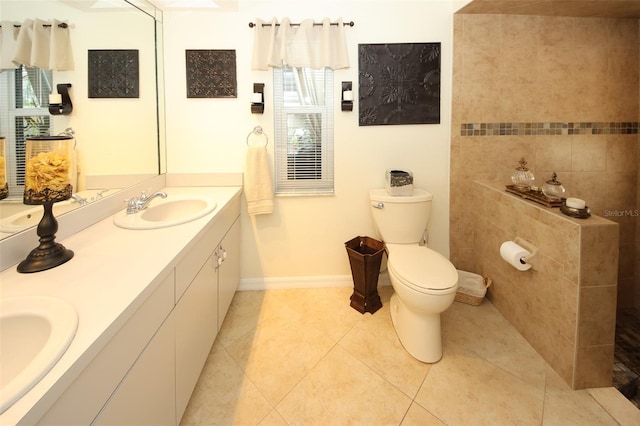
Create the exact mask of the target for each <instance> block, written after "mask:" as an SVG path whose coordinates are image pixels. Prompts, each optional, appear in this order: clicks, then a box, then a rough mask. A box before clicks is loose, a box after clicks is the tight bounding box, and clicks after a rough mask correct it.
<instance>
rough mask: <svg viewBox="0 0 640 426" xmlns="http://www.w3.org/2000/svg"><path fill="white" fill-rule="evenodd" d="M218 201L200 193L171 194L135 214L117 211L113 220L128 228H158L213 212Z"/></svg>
mask: <svg viewBox="0 0 640 426" xmlns="http://www.w3.org/2000/svg"><path fill="white" fill-rule="evenodd" d="M216 207H217V203H216V202H215V200H213V199H212V198H210V197H206V196H200V195H169V196H168V197H167V198H164V199H161V198H157V199H155V200H152V201H151V204H150V205H149V207H147V208H146V209H144V210H142V211H140V212H138V213H133V214H127V212H126V210H123V211H121V212H119V213H117V214H116V215H115V216H114V217H113V222H114V223H115V224H116V225H117V226H119V227H121V228H126V229H157V228H166V227H169V226H176V225H180V224H182V223H187V222H191V221H192V220H196V219H199V218H201V217H202V216H205V215H207V214H209V213H211V212H212V211H213V210H215V208H216Z"/></svg>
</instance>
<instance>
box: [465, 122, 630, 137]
mask: <svg viewBox="0 0 640 426" xmlns="http://www.w3.org/2000/svg"><path fill="white" fill-rule="evenodd" d="M637 134H638V122H637V121H624V122H611V121H605V122H591V121H589V122H567V123H563V122H543V123H526V122H525V123H520V122H518V123H462V124H461V125H460V136H511V135H513V136H519V135H522V136H524V135H637Z"/></svg>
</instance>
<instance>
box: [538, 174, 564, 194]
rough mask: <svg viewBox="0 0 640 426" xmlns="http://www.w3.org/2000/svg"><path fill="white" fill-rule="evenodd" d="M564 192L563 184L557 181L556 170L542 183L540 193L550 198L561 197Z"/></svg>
mask: <svg viewBox="0 0 640 426" xmlns="http://www.w3.org/2000/svg"><path fill="white" fill-rule="evenodd" d="M565 192H566V190H565V189H564V186H562V183H561V182H559V181H558V174H557V173H556V172H553V174H552V175H551V179H549V180H548V181H546V182H545V183H544V185H542V193H543V194H544V195H545V196H546V197H547V198H550V199H552V200H560V199H562V197H563V196H564V193H565Z"/></svg>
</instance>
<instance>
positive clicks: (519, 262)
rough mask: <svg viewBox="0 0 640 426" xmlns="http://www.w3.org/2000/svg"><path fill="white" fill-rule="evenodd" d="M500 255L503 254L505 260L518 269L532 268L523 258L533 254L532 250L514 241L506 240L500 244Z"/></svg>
mask: <svg viewBox="0 0 640 426" xmlns="http://www.w3.org/2000/svg"><path fill="white" fill-rule="evenodd" d="M500 256H502V258H503V259H504V261H505V262H507V263H508V264H509V265H511V266H513V267H514V268H516V269H517V270H518V271H527V270H529V269H530V268H531V265H529V264H528V263H525V262H524V260H523V259H524V258H526V257H528V256H531V252H530V251H529V250H527V249H525V248H524V247H522V246H520V245H518V244H516V243H514V242H513V241H505V242H504V243H502V245H501V246H500Z"/></svg>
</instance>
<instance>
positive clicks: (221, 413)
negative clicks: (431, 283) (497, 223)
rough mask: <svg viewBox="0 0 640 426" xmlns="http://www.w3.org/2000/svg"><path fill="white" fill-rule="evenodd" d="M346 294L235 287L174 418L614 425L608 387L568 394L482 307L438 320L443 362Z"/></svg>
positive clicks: (615, 404)
mask: <svg viewBox="0 0 640 426" xmlns="http://www.w3.org/2000/svg"><path fill="white" fill-rule="evenodd" d="M392 291H393V290H392V289H391V287H381V289H380V295H381V298H382V302H383V307H382V308H381V309H380V310H379V311H377V312H376V313H375V314H373V315H371V314H365V315H362V314H360V313H359V312H357V311H356V310H354V309H352V308H351V307H350V306H349V296H350V294H351V289H347V288H325V289H304V290H302V289H291V290H269V291H243V292H238V293H236V295H235V297H234V299H233V302H232V304H231V307H230V309H229V313H228V314H227V318H226V319H225V322H224V324H223V326H222V328H221V330H220V333H219V334H218V338H217V339H216V342H215V343H214V345H213V348H212V350H211V353H210V355H209V359H208V361H207V364H206V365H205V367H204V369H203V372H202V374H201V376H200V380H199V382H198V384H197V386H196V389H195V391H194V393H193V396H192V398H191V401H190V403H189V406H188V407H187V411H186V412H185V415H184V417H183V419H182V422H181V424H182V425H232V424H237V425H347V424H350V425H360V424H362V425H515V424H518V425H545V426H546V425H562V426H566V425H617V424H622V425H626V424H629V425H631V424H634V425H638V424H640V410H637V409H636V408H635V407H634V406H633V405H632V404H631V403H630V402H629V401H627V400H626V399H625V398H624V397H622V395H621V394H620V393H619V392H617V391H616V390H615V389H614V388H613V387H611V388H601V389H593V390H581V391H572V390H570V389H569V387H568V386H567V385H566V384H565V383H564V382H563V381H562V380H561V379H560V377H559V376H558V375H557V374H556V373H555V372H554V371H553V370H552V369H551V368H549V367H548V365H547V364H546V363H545V362H544V360H543V359H542V358H541V357H540V356H539V355H538V354H537V353H536V352H535V351H534V350H533V349H532V348H531V346H530V345H529V344H528V343H527V342H526V341H525V340H524V338H522V336H520V334H518V332H517V331H516V330H515V329H514V328H513V327H512V326H511V325H510V324H509V322H508V321H507V320H505V319H504V317H503V316H502V315H501V314H500V313H499V312H498V311H497V310H496V309H495V308H494V307H493V305H491V303H489V302H488V301H485V302H484V303H483V304H482V305H481V306H478V307H475V306H469V305H464V304H461V303H457V302H456V303H454V304H453V306H452V307H451V308H450V309H449V310H448V311H447V312H445V313H444V315H443V321H442V326H443V339H444V348H445V349H444V351H445V353H444V357H443V359H442V360H441V361H440V362H438V363H436V364H432V365H428V364H423V363H421V362H418V361H416V360H415V359H413V358H412V357H411V356H409V355H408V354H407V353H406V352H405V351H404V349H403V348H402V346H401V344H400V342H399V341H398V339H397V337H396V334H395V331H394V329H393V326H392V325H391V320H390V317H389V307H388V306H389V303H388V302H389V297H390V295H391V293H392Z"/></svg>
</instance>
